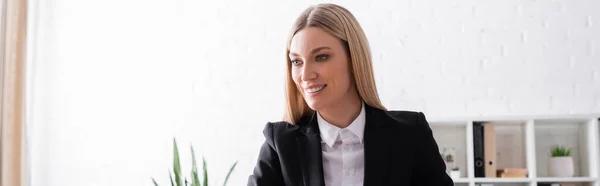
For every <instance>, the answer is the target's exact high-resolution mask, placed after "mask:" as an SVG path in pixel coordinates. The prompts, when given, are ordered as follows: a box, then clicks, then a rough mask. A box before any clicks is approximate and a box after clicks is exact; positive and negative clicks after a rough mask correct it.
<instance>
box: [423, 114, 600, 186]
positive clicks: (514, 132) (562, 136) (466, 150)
mask: <svg viewBox="0 0 600 186" xmlns="http://www.w3.org/2000/svg"><path fill="white" fill-rule="evenodd" d="M599 118H600V113H598V114H590V115H565V116H520V117H477V118H429V119H428V120H429V124H430V125H431V128H432V130H433V135H434V138H435V139H436V142H437V143H438V146H439V147H440V150H442V149H443V148H448V149H449V148H455V153H456V154H455V163H456V165H457V166H458V167H459V168H460V171H461V178H459V179H455V180H454V183H455V185H457V186H476V185H478V184H484V183H486V184H488V183H492V184H494V185H495V186H537V185H538V183H575V184H576V185H578V186H600V179H599V177H600V172H599V169H600V164H599V162H600V156H599V149H600V144H599V140H600V139H599V136H600V135H599V134H600V129H599V127H598V120H599ZM474 122H486V123H493V124H495V126H496V127H495V128H496V150H497V164H496V165H497V168H499V169H500V168H526V169H527V170H528V177H527V178H482V177H475V173H474V168H475V166H474V155H473V152H474V149H473V146H474V145H473V123H474ZM554 145H563V146H567V147H570V148H571V149H572V157H573V161H574V168H575V176H574V177H568V178H557V177H549V176H548V173H547V164H548V159H549V156H550V148H551V147H552V146H554Z"/></svg>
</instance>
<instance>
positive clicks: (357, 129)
mask: <svg viewBox="0 0 600 186" xmlns="http://www.w3.org/2000/svg"><path fill="white" fill-rule="evenodd" d="M365 122H366V120H365V104H364V103H362V106H361V109H360V114H358V116H357V117H356V118H355V119H354V121H352V123H350V125H348V127H346V129H348V130H350V132H352V133H354V134H355V135H356V136H358V139H359V140H360V143H363V137H364V132H365ZM317 123H318V125H319V131H320V135H321V140H323V142H325V143H326V144H327V146H329V147H330V148H331V147H333V144H334V143H335V141H336V140H337V138H338V136H339V133H340V130H342V129H341V128H339V127H337V126H335V125H333V124H331V123H329V122H327V121H325V119H323V117H321V114H319V112H317Z"/></svg>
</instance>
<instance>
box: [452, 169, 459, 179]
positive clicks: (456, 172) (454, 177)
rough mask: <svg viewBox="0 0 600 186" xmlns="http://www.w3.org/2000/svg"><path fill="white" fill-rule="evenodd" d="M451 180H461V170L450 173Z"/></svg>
mask: <svg viewBox="0 0 600 186" xmlns="http://www.w3.org/2000/svg"><path fill="white" fill-rule="evenodd" d="M450 178H452V179H458V178H460V170H453V171H450Z"/></svg>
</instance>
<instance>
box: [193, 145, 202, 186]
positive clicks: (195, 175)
mask: <svg viewBox="0 0 600 186" xmlns="http://www.w3.org/2000/svg"><path fill="white" fill-rule="evenodd" d="M191 149H192V186H201V185H200V178H198V167H197V166H196V153H195V152H194V147H193V146H191Z"/></svg>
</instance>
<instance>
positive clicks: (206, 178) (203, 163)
mask: <svg viewBox="0 0 600 186" xmlns="http://www.w3.org/2000/svg"><path fill="white" fill-rule="evenodd" d="M202 169H203V170H204V186H208V170H206V159H204V156H202Z"/></svg>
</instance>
